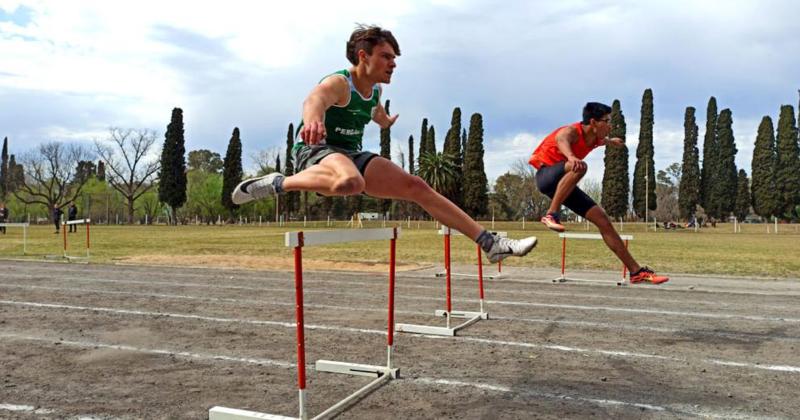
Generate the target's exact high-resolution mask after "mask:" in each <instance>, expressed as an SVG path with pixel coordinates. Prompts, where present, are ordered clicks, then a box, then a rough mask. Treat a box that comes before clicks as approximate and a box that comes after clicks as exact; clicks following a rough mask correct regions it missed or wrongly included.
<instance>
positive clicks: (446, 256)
mask: <svg viewBox="0 0 800 420" xmlns="http://www.w3.org/2000/svg"><path fill="white" fill-rule="evenodd" d="M445 229H447V230H446V231H445V234H444V269H445V272H446V274H445V277H446V279H447V280H446V281H445V284H446V289H447V292H446V294H447V313H446V314H445V317H446V318H447V328H450V313H451V312H452V311H453V304H452V300H451V298H450V228H449V227H445Z"/></svg>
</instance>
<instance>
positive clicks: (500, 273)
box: [434, 226, 508, 280]
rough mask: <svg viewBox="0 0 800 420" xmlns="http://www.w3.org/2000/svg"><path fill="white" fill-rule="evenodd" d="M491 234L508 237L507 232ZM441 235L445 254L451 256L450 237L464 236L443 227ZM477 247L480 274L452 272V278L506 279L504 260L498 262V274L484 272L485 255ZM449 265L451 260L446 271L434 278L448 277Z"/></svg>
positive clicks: (446, 263)
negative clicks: (482, 258)
mask: <svg viewBox="0 0 800 420" xmlns="http://www.w3.org/2000/svg"><path fill="white" fill-rule="evenodd" d="M490 233H492V234H494V235H495V236H497V237H498V238H507V237H508V233H507V232H490ZM439 235H443V236H444V237H445V238H444V249H445V251H444V253H445V256H449V255H450V238H449V237H450V236H459V235H462V236H463V235H464V234H463V233H461V232H459V231H457V230H451V229H450V228H448V227H447V226H442V228H441V229H439ZM477 247H478V272H479V273H478V274H470V273H453V272H451V273H450V275H451V276H452V277H483V278H485V279H490V280H494V279H501V278H503V277H505V275H504V274H503V261H502V260H500V261H498V262H497V273H485V272H483V261H482V260H481V257H482V255H483V254H481V246H480V245H477ZM449 263H450V260H449V258H448V259H447V260H446V261H445V269H444V270H443V271H439V272H438V273H436V274H434V276H435V277H444V276H446V275H447V265H448V264H449Z"/></svg>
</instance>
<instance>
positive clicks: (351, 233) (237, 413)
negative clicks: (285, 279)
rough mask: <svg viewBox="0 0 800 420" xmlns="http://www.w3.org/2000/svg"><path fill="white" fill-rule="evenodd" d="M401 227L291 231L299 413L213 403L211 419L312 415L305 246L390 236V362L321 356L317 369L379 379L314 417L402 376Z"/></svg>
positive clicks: (289, 244)
mask: <svg viewBox="0 0 800 420" xmlns="http://www.w3.org/2000/svg"><path fill="white" fill-rule="evenodd" d="M399 233H400V228H399V227H395V228H384V229H364V230H350V229H348V230H335V231H322V232H307V233H303V232H302V231H301V232H287V233H286V246H287V247H292V248H294V280H295V301H296V305H295V306H296V317H297V323H296V325H297V384H298V390H299V391H298V397H299V415H298V417H285V416H279V415H274V414H265V413H259V412H254V411H247V410H239V409H232V408H225V407H213V408H211V409H210V410H209V411H208V418H209V420H245V419H272V420H288V419H301V420H306V419H308V413H307V412H306V405H305V403H306V395H305V390H306V350H305V332H304V330H305V328H304V323H303V247H304V246H311V245H324V244H333V243H340V242H360V241H374V240H386V239H388V240H389V299H388V300H389V314H388V318H389V319H388V327H387V346H386V366H373V365H364V364H357V363H346V362H336V361H330V360H317V362H316V364H315V370H316V371H317V372H333V373H345V374H348V375H359V376H372V377H375V378H376V379H375V380H373V381H372V382H370V383H369V384H367V385H365V386H363V387H362V388H360V389H359V390H357V391H356V392H354V393H352V394H350V395H349V396H348V397H346V398H344V399H343V400H341V401H339V402H338V403H336V404H334V405H332V406H331V407H330V408H328V409H327V410H325V411H323V412H322V413H320V414H318V415H317V416H315V417H313V419H327V418H331V417H333V416H335V415H337V414H338V413H339V412H341V411H342V410H344V409H345V408H347V407H349V406H350V405H351V404H352V403H353V402H354V401H356V400H358V399H360V398H361V397H363V396H364V395H366V394H368V393H370V392H372V391H373V390H375V389H377V388H378V387H380V386H381V385H383V384H385V383H386V382H388V381H390V380H392V379H394V378H398V377H400V369H399V368H393V367H392V348H393V347H394V284H395V251H396V245H397V238H398V237H399Z"/></svg>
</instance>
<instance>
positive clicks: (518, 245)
mask: <svg viewBox="0 0 800 420" xmlns="http://www.w3.org/2000/svg"><path fill="white" fill-rule="evenodd" d="M536 242H537V240H536V237H535V236H531V237H528V238H525V239H509V238H499V237H497V236H495V237H494V245H492V249H490V250H489V252H487V253H486V256H487V257H489V261H491V262H493V263H496V262H498V261H502V260H504V259H505V258H506V257H510V256H512V255H513V256H515V257H522V256H524V255H526V254H527V253H529V252H531V250H532V249H533V248H534V247H535V246H536Z"/></svg>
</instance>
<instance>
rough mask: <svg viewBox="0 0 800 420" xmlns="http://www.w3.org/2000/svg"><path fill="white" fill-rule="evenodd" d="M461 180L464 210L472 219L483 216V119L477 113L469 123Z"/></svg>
mask: <svg viewBox="0 0 800 420" xmlns="http://www.w3.org/2000/svg"><path fill="white" fill-rule="evenodd" d="M463 180H464V181H463V184H464V210H465V211H466V212H467V214H469V215H470V216H472V217H478V216H481V215H485V214H486V213H487V211H488V206H489V197H488V194H487V191H486V187H487V183H486V172H485V171H484V167H483V117H482V116H481V114H479V113H475V114H472V116H471V117H470V121H469V134H468V138H467V151H466V153H465V154H464V174H463Z"/></svg>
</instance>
